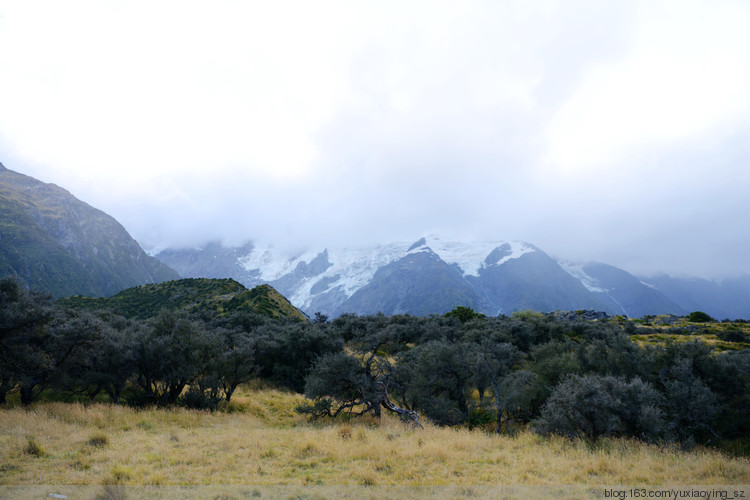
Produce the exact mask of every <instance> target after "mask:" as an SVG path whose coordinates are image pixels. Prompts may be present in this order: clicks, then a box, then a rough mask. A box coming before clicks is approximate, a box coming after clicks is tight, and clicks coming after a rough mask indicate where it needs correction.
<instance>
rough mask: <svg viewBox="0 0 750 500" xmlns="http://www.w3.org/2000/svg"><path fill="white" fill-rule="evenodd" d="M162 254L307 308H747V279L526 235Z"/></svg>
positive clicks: (647, 311) (719, 312) (736, 311)
mask: <svg viewBox="0 0 750 500" xmlns="http://www.w3.org/2000/svg"><path fill="white" fill-rule="evenodd" d="M158 258H160V259H161V260H163V261H164V262H166V263H167V264H169V265H170V266H172V267H174V268H175V269H177V270H178V271H179V272H180V273H181V274H182V275H183V276H192V277H200V276H206V277H227V276H231V277H233V278H234V279H236V280H238V281H240V282H242V283H243V284H244V285H245V286H248V287H250V286H255V285H258V284H261V283H269V284H271V285H272V286H273V287H274V288H276V289H277V290H279V292H281V293H282V294H283V295H285V296H286V297H289V299H290V301H291V302H292V303H293V304H294V305H295V306H297V307H298V308H300V309H302V310H303V311H305V312H306V313H307V314H310V315H312V314H314V313H315V312H318V311H319V312H322V313H324V314H326V315H329V316H337V315H340V314H343V313H356V314H374V313H377V312H383V313H384V314H398V313H409V314H415V315H424V314H440V313H444V312H446V311H449V310H451V309H452V308H453V307H455V306H457V305H463V306H469V307H472V308H474V309H475V310H477V311H481V312H483V313H485V314H490V315H497V314H509V313H511V312H513V311H517V310H520V309H534V310H538V311H545V312H547V311H555V310H576V309H595V310H598V311H605V312H607V313H609V314H623V315H627V316H630V317H642V316H646V315H656V314H678V315H682V314H686V313H687V312H690V311H694V310H703V311H706V312H708V313H709V314H711V315H712V316H714V317H716V318H721V319H723V318H742V317H744V318H749V317H750V279H746V280H742V279H739V280H734V281H731V282H723V283H714V282H709V281H706V280H698V281H696V283H700V284H701V286H702V287H703V289H705V290H703V289H702V288H701V287H697V288H695V287H693V288H690V287H687V288H689V290H690V291H689V292H688V291H684V288H682V287H681V285H684V283H683V281H680V280H674V279H671V278H668V277H662V278H659V279H654V280H647V279H642V278H637V277H635V276H633V275H631V274H629V273H627V272H626V271H623V270H622V269H618V268H616V267H613V266H610V265H607V264H601V263H588V264H571V263H562V262H558V261H556V260H555V259H553V258H551V257H550V256H549V255H547V254H546V253H545V252H543V251H542V250H541V249H539V248H537V247H535V246H534V245H531V244H529V243H525V242H519V241H492V242H477V243H465V242H453V241H445V240H442V239H440V238H438V237H434V236H430V237H426V238H422V239H420V240H418V241H416V242H413V243H392V244H388V245H380V246H371V247H361V248H327V249H323V250H313V251H306V252H301V253H297V254H285V253H283V252H279V251H277V250H275V249H274V248H273V247H268V246H254V245H253V244H251V243H249V244H247V245H244V246H243V247H239V248H225V247H222V246H221V245H219V244H217V243H213V244H210V245H206V246H205V247H203V248H193V249H182V250H174V249H171V250H165V251H162V252H161V253H159V254H158ZM706 284H708V285H706ZM717 290H720V291H721V293H720V294H718V295H717ZM711 296H713V298H712V297H711ZM730 296H731V297H732V300H729V297H730ZM729 305H731V307H729Z"/></svg>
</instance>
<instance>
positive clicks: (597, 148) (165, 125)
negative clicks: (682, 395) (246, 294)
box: [0, 0, 750, 276]
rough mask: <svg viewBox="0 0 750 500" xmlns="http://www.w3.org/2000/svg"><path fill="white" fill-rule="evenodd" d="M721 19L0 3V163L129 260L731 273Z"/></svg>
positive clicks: (728, 50)
mask: <svg viewBox="0 0 750 500" xmlns="http://www.w3.org/2000/svg"><path fill="white" fill-rule="evenodd" d="M748 21H750V13H749V12H748V8H747V7H746V6H745V5H744V4H743V3H741V2H730V1H727V2H721V3H719V4H712V5H711V6H707V5H705V4H704V3H701V2H684V1H680V2H671V1H664V2H659V3H656V4H654V3H652V2H599V1H582V2H575V3H570V2H560V1H537V2H525V1H524V2H520V1H519V2H491V1H469V2H460V3H455V2H440V1H438V2H434V1H432V2H408V3H403V2H378V3H361V2H357V3H352V2H337V1H325V2H292V1H289V2H272V3H250V2H238V1H232V0H226V1H217V2H211V3H210V4H209V3H207V2H159V3H156V4H155V3H153V2H145V1H144V2H141V1H135V2H128V3H126V4H109V3H101V2H84V1H73V2H65V3H60V2H23V3H21V2H15V3H10V2H6V3H0V47H13V48H14V50H0V68H2V75H0V109H3V113H2V114H1V116H0V151H1V152H2V153H3V155H4V156H3V158H2V161H3V162H4V163H5V165H6V166H7V167H8V168H11V169H15V170H20V171H22V172H24V173H27V174H29V175H33V176H35V177H37V178H40V179H42V180H45V181H48V182H55V183H58V184H60V185H62V186H64V187H66V188H67V189H69V190H70V191H72V192H73V193H74V194H75V195H77V196H78V197H79V198H82V199H83V200H84V201H87V202H88V203H90V204H92V205H94V206H97V207H98V208H101V209H103V210H105V211H106V212H108V213H110V214H112V215H113V216H115V217H116V218H117V219H118V220H120V221H121V222H122V223H123V224H124V225H125V227H126V228H127V229H128V230H129V231H130V232H131V234H133V235H134V236H135V237H136V238H137V239H138V240H139V241H140V242H141V243H142V244H144V245H145V246H147V247H153V246H184V245H197V244H200V243H201V242H203V241H205V240H207V239H219V240H224V241H225V242H228V243H241V242H243V241H245V240H247V239H255V240H261V241H269V242H273V243H275V244H277V245H286V246H294V245H304V244H308V243H309V244H313V245H334V244H344V245H345V244H363V243H374V242H387V241H393V240H410V239H417V238H418V237H420V236H422V235H423V234H426V233H440V234H443V235H445V236H446V237H456V238H462V239H483V238H493V239H525V240H527V241H530V242H532V243H534V244H537V245H538V246H540V247H541V248H543V249H544V250H546V251H548V252H549V253H551V254H553V255H556V256H559V257H562V258H578V259H584V260H585V259H592V260H601V261H604V262H608V263H612V264H615V265H621V266H623V267H625V268H626V269H628V270H632V271H634V272H636V271H637V272H644V273H650V272H655V271H659V270H663V271H669V272H673V273H689V272H692V271H695V272H696V273H700V274H702V275H705V276H710V275H715V274H718V273H728V272H731V271H732V270H733V269H734V270H741V271H744V272H750V268H748V262H747V259H746V258H745V257H744V255H747V254H748V251H750V241H749V240H750V237H746V236H745V235H744V234H743V232H742V231H741V230H738V229H737V228H740V227H742V224H743V221H744V219H743V216H744V214H747V213H748V210H747V209H748V208H750V207H748V204H747V202H745V201H744V199H745V197H744V196H742V191H743V188H746V187H747V186H748V185H749V184H748V182H747V181H748V177H747V175H748V174H746V173H745V167H744V164H745V163H746V160H747V157H748V154H747V153H748V151H747V146H745V144H747V139H748V138H747V134H746V132H745V131H746V130H748V128H747V125H748V123H749V121H748V120H749V118H748V114H750V98H748V95H747V92H745V89H746V88H748V84H749V83H750V81H749V80H750V40H748V35H747V34H746V33H745V31H746V30H745V29H744V27H745V26H746V25H747V24H748Z"/></svg>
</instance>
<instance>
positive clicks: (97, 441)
mask: <svg viewBox="0 0 750 500" xmlns="http://www.w3.org/2000/svg"><path fill="white" fill-rule="evenodd" d="M87 443H88V445H89V446H93V447H94V448H103V447H104V446H106V445H107V443H109V438H108V437H107V435H106V434H104V433H101V432H97V433H96V434H92V435H91V437H89V440H88V441H87Z"/></svg>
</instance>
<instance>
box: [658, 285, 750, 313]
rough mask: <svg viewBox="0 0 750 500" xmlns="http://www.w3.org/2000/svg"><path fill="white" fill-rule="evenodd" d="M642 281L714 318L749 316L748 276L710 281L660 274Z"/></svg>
mask: <svg viewBox="0 0 750 500" xmlns="http://www.w3.org/2000/svg"><path fill="white" fill-rule="evenodd" d="M644 281H647V282H648V283H649V284H650V286H652V287H654V288H655V289H657V290H659V291H660V292H662V293H663V294H664V295H665V296H666V297H668V298H669V299H670V300H672V301H673V302H676V303H678V304H680V305H682V306H683V307H684V309H685V310H687V311H703V312H706V313H708V314H709V315H711V316H712V317H714V318H716V319H738V318H743V319H750V276H747V275H745V276H740V277H737V278H731V279H725V280H722V281H710V280H705V279H700V278H672V277H670V276H665V275H662V276H655V277H651V278H647V279H645V280H644Z"/></svg>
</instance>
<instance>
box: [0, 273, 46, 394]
mask: <svg viewBox="0 0 750 500" xmlns="http://www.w3.org/2000/svg"><path fill="white" fill-rule="evenodd" d="M49 301H50V297H49V296H48V295H47V294H44V293H41V292H36V291H32V290H29V289H28V288H26V286H25V285H24V284H22V283H21V282H20V280H19V279H18V278H17V277H15V276H9V277H5V278H2V279H0V404H5V398H6V394H7V393H8V391H10V390H11V389H13V388H14V387H15V386H16V385H17V384H18V382H19V380H20V378H21V377H22V376H23V374H24V367H25V365H27V364H29V363H30V362H31V360H30V359H28V357H29V356H33V354H34V352H35V349H34V348H32V347H31V346H29V343H30V342H33V341H34V339H36V338H41V337H43V336H44V334H45V333H44V329H45V328H46V325H47V324H48V323H49V321H50V319H51V318H52V309H51V307H50V304H49Z"/></svg>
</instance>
